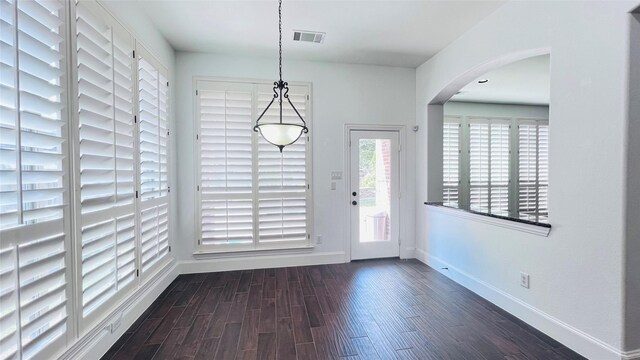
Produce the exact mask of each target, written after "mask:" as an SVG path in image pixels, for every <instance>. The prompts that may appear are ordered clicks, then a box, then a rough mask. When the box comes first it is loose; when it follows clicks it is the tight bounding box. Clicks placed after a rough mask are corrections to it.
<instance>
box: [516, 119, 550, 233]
mask: <svg viewBox="0 0 640 360" xmlns="http://www.w3.org/2000/svg"><path fill="white" fill-rule="evenodd" d="M548 186H549V124H548V122H546V121H534V120H523V121H520V124H519V125H518V211H519V213H520V217H521V218H523V219H527V220H533V221H541V222H545V221H547V216H548V207H547V194H548Z"/></svg>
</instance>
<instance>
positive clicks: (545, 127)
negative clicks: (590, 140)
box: [538, 123, 549, 222]
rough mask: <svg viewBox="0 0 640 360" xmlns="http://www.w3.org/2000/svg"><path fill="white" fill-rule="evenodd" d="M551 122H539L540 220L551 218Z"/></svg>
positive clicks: (545, 220) (544, 220)
mask: <svg viewBox="0 0 640 360" xmlns="http://www.w3.org/2000/svg"><path fill="white" fill-rule="evenodd" d="M548 195H549V124H548V123H538V214H539V215H538V216H539V217H538V221H541V222H547V221H548V220H549V219H548V217H549V203H548Z"/></svg>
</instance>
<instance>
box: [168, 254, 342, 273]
mask: <svg viewBox="0 0 640 360" xmlns="http://www.w3.org/2000/svg"><path fill="white" fill-rule="evenodd" d="M344 256H345V255H344V252H343V251H334V252H317V253H302V254H285V255H281V254H280V255H250V256H234V257H219V258H212V259H201V260H187V261H181V262H180V263H179V264H178V266H179V267H178V270H179V272H180V274H193V273H203V272H216V271H230V270H248V269H263V268H278V267H289V266H307V265H323V264H339V263H344Z"/></svg>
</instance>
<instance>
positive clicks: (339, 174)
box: [331, 171, 342, 180]
mask: <svg viewBox="0 0 640 360" xmlns="http://www.w3.org/2000/svg"><path fill="white" fill-rule="evenodd" d="M331 180H342V171H332V172H331Z"/></svg>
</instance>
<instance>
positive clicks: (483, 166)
mask: <svg viewBox="0 0 640 360" xmlns="http://www.w3.org/2000/svg"><path fill="white" fill-rule="evenodd" d="M469 164H470V169H469V187H470V198H469V199H470V206H471V208H472V209H476V210H485V211H486V210H487V209H488V208H489V123H488V121H483V122H480V121H474V122H472V123H470V124H469Z"/></svg>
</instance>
